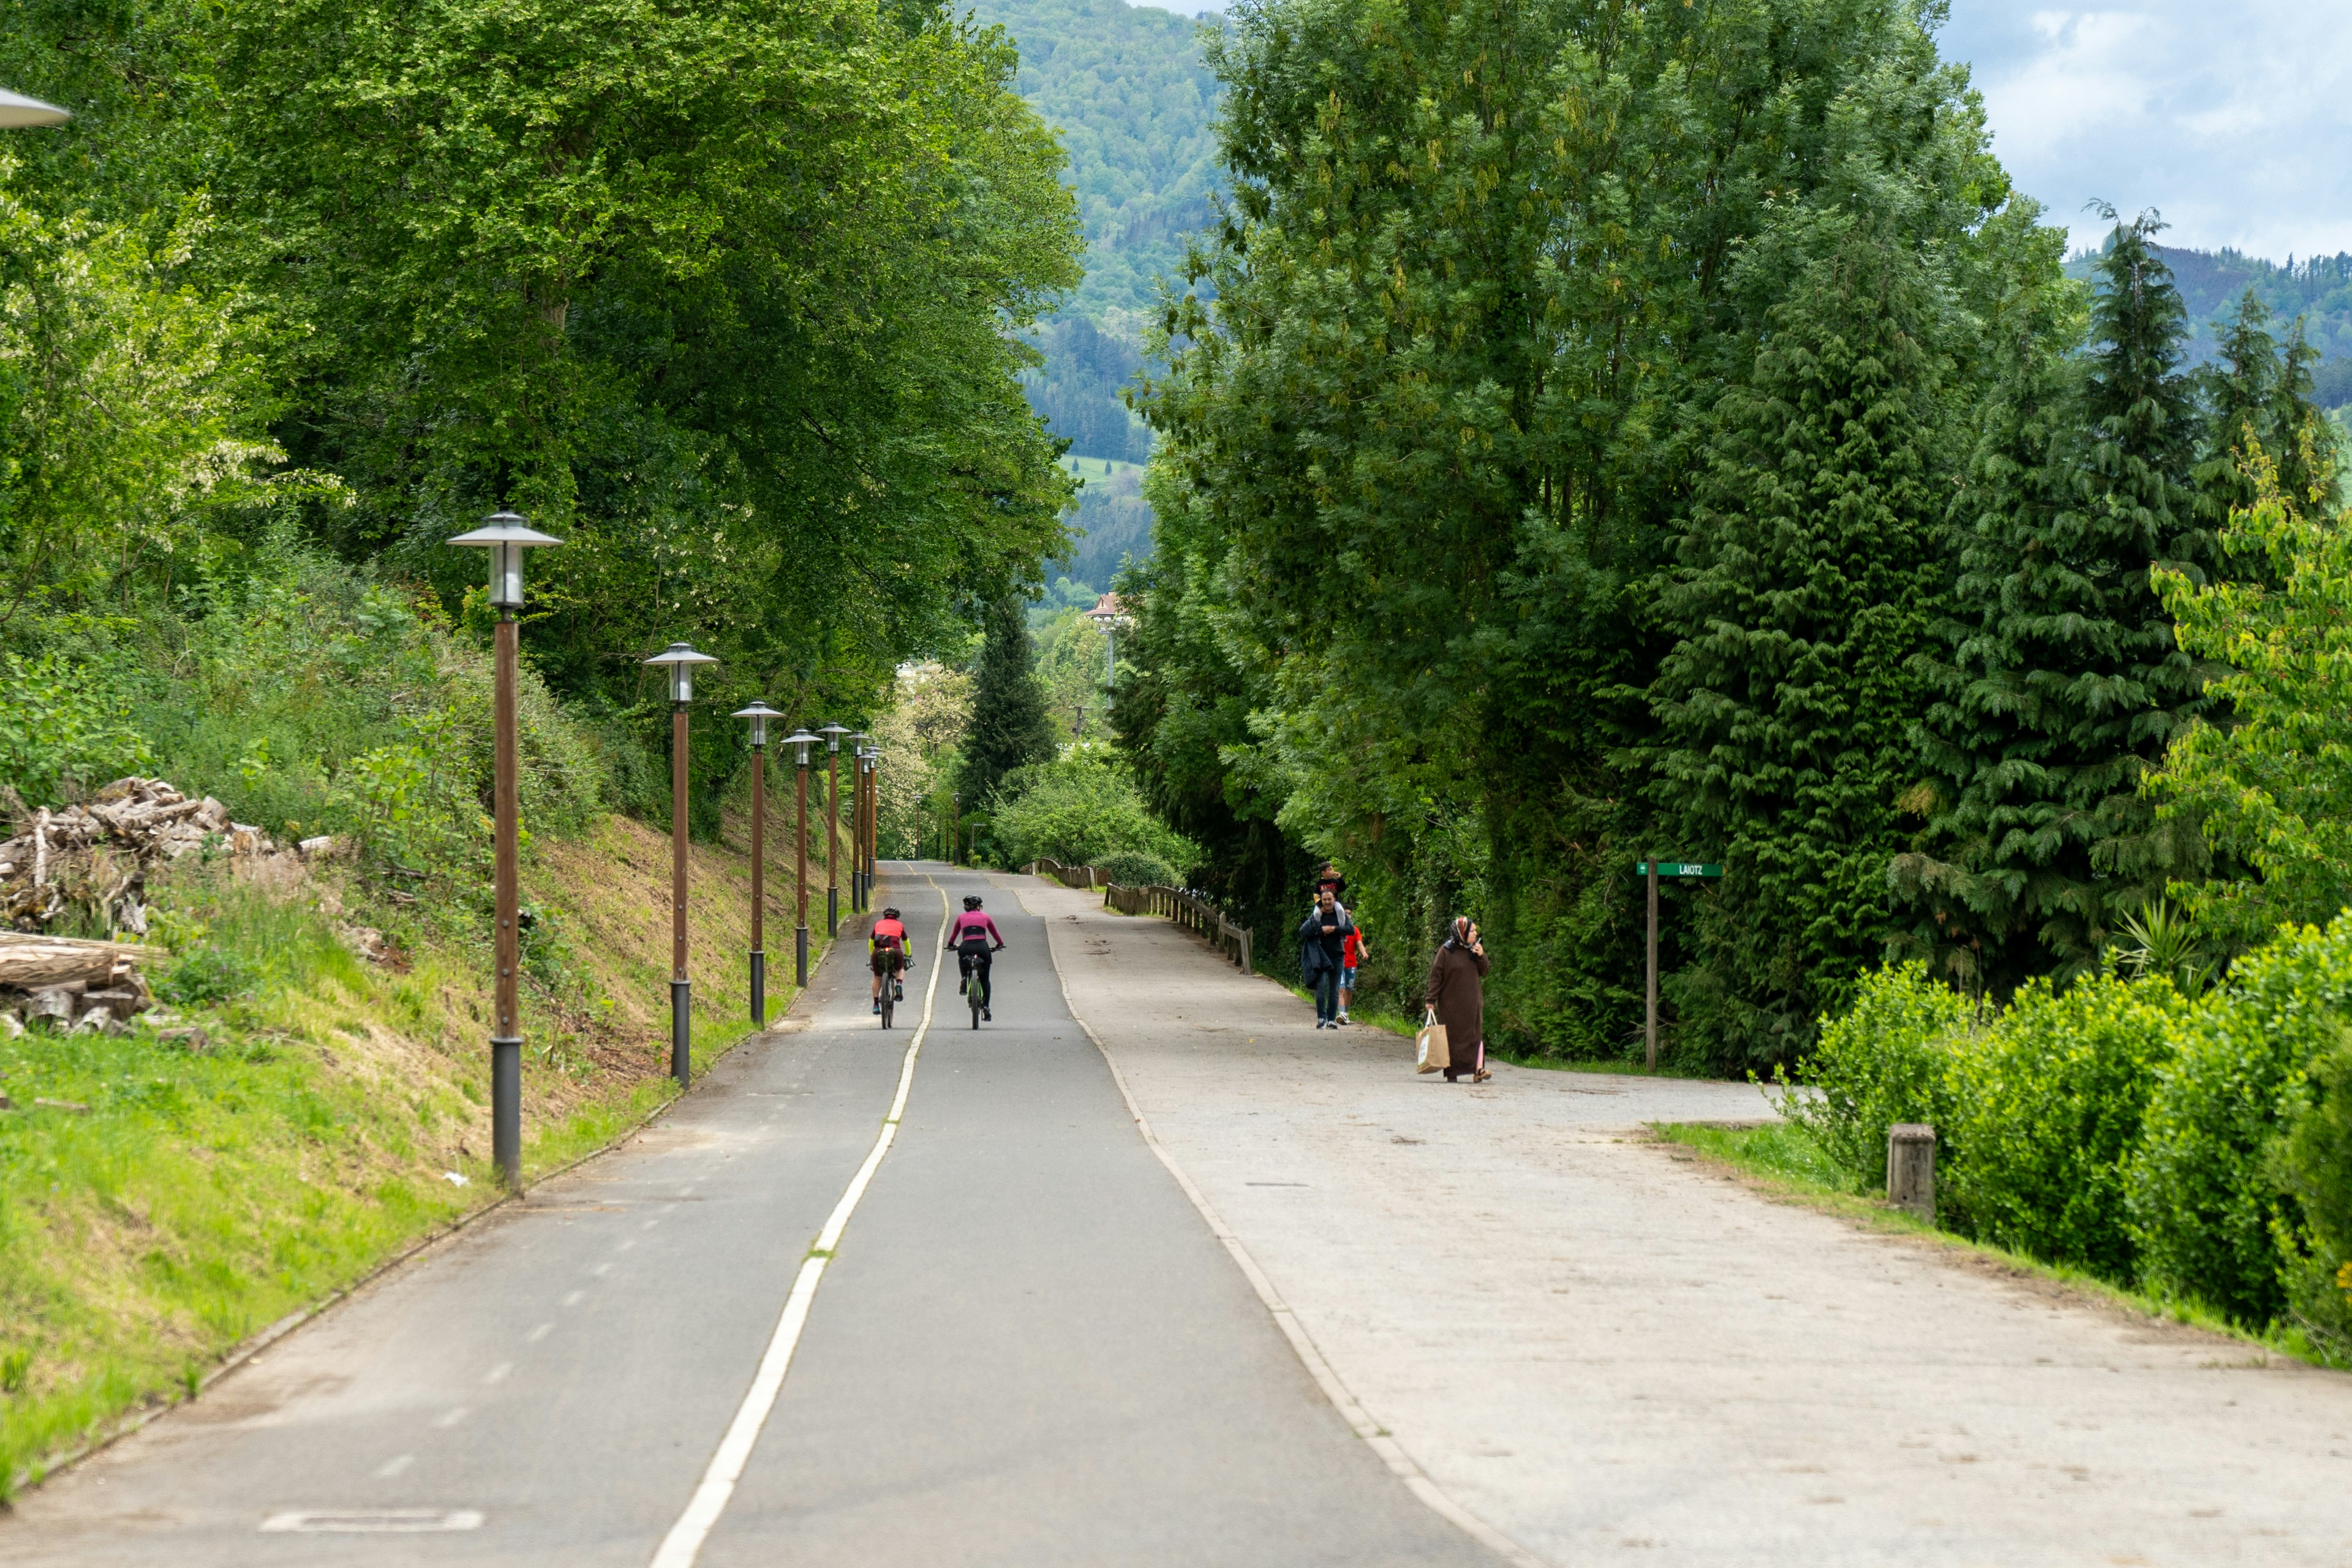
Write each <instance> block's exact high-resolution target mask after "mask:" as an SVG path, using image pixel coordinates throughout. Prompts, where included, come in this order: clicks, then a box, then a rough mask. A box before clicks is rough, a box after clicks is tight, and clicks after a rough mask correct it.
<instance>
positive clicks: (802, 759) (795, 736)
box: [780, 729, 816, 768]
mask: <svg viewBox="0 0 2352 1568" xmlns="http://www.w3.org/2000/svg"><path fill="white" fill-rule="evenodd" d="M780 744H782V745H786V746H790V747H792V748H793V752H794V755H793V766H794V767H802V768H804V767H806V766H808V749H809V748H810V747H811V746H814V745H815V744H816V737H815V736H814V735H812V734H810V733H809V732H808V731H806V730H805V729H801V730H794V731H793V732H792V733H791V734H789V735H787V736H785V737H784V738H783V740H782V742H780Z"/></svg>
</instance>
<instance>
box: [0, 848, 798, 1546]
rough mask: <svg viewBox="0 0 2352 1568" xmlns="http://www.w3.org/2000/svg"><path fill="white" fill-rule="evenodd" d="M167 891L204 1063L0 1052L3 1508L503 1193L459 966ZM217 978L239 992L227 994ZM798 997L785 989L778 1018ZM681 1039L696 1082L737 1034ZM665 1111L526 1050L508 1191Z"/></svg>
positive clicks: (176, 1052)
mask: <svg viewBox="0 0 2352 1568" xmlns="http://www.w3.org/2000/svg"><path fill="white" fill-rule="evenodd" d="M175 891H176V896H174V895H173V892H172V891H167V892H166V893H165V898H166V900H169V901H159V907H160V908H163V909H165V910H168V911H169V918H167V919H166V920H165V921H163V927H164V929H165V930H167V931H171V932H173V933H174V940H176V941H178V942H180V943H181V945H180V949H179V952H180V956H179V957H178V959H177V960H176V961H173V962H166V963H163V965H162V966H161V968H160V971H159V973H157V976H156V980H157V989H158V991H159V994H167V995H168V994H172V993H173V991H174V990H178V991H181V992H183V993H184V994H186V996H187V999H186V1000H184V1001H183V1002H182V1003H180V1004H179V1005H177V1006H176V1008H175V1010H176V1011H177V1012H178V1013H179V1014H180V1016H181V1017H182V1018H183V1019H184V1020H185V1021H188V1022H194V1023H198V1024H200V1025H202V1026H204V1027H205V1030H206V1031H207V1032H208V1033H209V1034H210V1036H211V1037H212V1048H211V1049H210V1050H209V1051H208V1052H206V1053H205V1054H201V1055H199V1054H192V1053H190V1052H189V1051H187V1050H185V1049H184V1048H181V1047H179V1046H177V1045H174V1044H171V1043H168V1042H165V1041H163V1040H162V1039H160V1038H159V1037H158V1036H157V1033H156V1031H155V1029H153V1028H152V1027H147V1026H139V1027H134V1028H133V1029H132V1030H131V1031H130V1032H127V1033H125V1034H122V1035H120V1036H114V1037H108V1036H103V1035H96V1034H82V1035H58V1034H51V1033H48V1032H46V1030H43V1029H36V1030H33V1031H30V1032H27V1033H26V1034H25V1035H23V1036H21V1037H17V1038H15V1039H10V1040H5V1041H0V1093H5V1094H6V1095H7V1097H8V1098H9V1100H11V1101H13V1102H14V1104H15V1105H16V1107H18V1109H16V1110H0V1500H5V1498H6V1497H7V1496H8V1495H9V1494H10V1492H12V1491H13V1490H14V1489H15V1488H16V1486H18V1485H21V1484H24V1483H25V1482H26V1481H27V1480H37V1479H40V1478H41V1476H42V1475H43V1473H44V1471H45V1469H46V1468H47V1467H48V1466H50V1465H52V1464H53V1463H54V1462H55V1460H56V1458H58V1456H60V1455H61V1454H64V1453H68V1452H70V1451H71V1450H73V1449H74V1448H75V1447H79V1445H80V1444H81V1443H83V1442H85V1441H86V1440H88V1439H89V1437H90V1436H94V1435H96V1434H98V1433H100V1432H101V1431H102V1430H104V1429H105V1428H106V1427H107V1426H108V1425H109V1424H110V1422H112V1421H113V1420H114V1419H115V1418H117V1417H118V1416H120V1415H122V1414H123V1413H124V1412H125V1411H127V1410H130V1409H131V1408H132V1407H135V1406H138V1405H152V1404H158V1403H167V1402H170V1401H172V1400H175V1399H180V1398H185V1397H188V1396H189V1395H190V1394H192V1393H193V1392H194V1389H195V1388H196V1387H198V1386H199V1385H200V1384H201V1380H202V1378H203V1375H204V1373H205V1371H206V1369H208V1368H210V1367H212V1366H213V1365H215V1364H216V1363H218V1362H219V1360H220V1359H221V1358H222V1357H223V1356H224V1355H226V1353H227V1352H230V1351H232V1350H233V1349H234V1348H235V1347H236V1345H238V1344H239V1343H240V1342H243V1341H245V1340H247V1339H248V1338H249V1337H251V1336H252V1335H253V1334H254V1333H256V1332H257V1331H259V1330H261V1329H263V1328H265V1327H267V1326H268V1324H270V1323H272V1322H274V1321H278V1319H280V1318H283V1317H285V1316H286V1315H287V1314H289V1313H290V1312H293V1311H296V1310H300V1309H302V1308H305V1307H308V1306H310V1305H313V1304H315V1303H317V1302H319V1301H320V1300H323V1299H326V1298H328V1297H331V1296H332V1295H333V1294H334V1293H335V1292H337V1291H338V1290H340V1289H344V1288H346V1287H347V1286H349V1285H350V1284H351V1283H352V1282H353V1281H355V1280H357V1279H361V1278H362V1277H363V1276H365V1275H366V1274H367V1273H369V1272H370V1271H371V1270H373V1269H374V1268H378V1267H379V1266H381V1265H382V1264H383V1262H384V1261H385V1260H387V1259H389V1258H394V1257H396V1256H398V1255H399V1254H400V1253H401V1252H402V1251H403V1250H404V1249H405V1248H407V1247H410V1246H412V1245H414V1244H415V1242H416V1241H418V1240H419V1239H421V1238H423V1237H426V1236H429V1235H431V1234H432V1233H433V1232H435V1231H436V1230H437V1229H439V1228H441V1227H443V1226H446V1225H448V1224H450V1223H452V1222H453V1221H455V1220H457V1219H458V1218H460V1217H462V1216H463V1215H466V1214H467V1213H469V1212H471V1211H473V1210H476V1209H478V1208H480V1207H483V1206H485V1205H488V1204H490V1203H492V1202H495V1201H496V1199H497V1198H498V1196H499V1184H498V1180H497V1173H496V1171H495V1169H494V1168H493V1167H492V1166H491V1164H490V1163H489V1161H488V1155H489V1150H488V1147H487V1146H486V1144H487V1139H486V1138H485V1137H484V1136H483V1134H482V1133H481V1131H479V1130H480V1128H481V1126H482V1123H483V1121H484V1120H485V1118H484V1115H483V1109H482V1108H483V1107H484V1106H485V1105H486V1104H487V1101H488V1076H489V1075H488V1057H487V1051H486V1050H484V1049H483V1048H482V1038H483V1035H484V1033H485V1030H484V1026H482V1024H481V1023H480V1021H479V1009H480V1007H481V1005H482V1003H483V1000H484V999H483V997H482V996H481V983H480V979H479V976H478V973H477V969H478V965H477V963H476V960H477V959H478V956H479V955H478V954H475V953H472V952H468V951H464V950H460V951H457V952H448V953H443V952H438V951H436V950H429V949H428V950H424V951H419V952H415V954H414V955H413V956H414V957H415V967H414V968H413V969H412V970H411V971H410V972H408V973H392V972H389V971H386V970H383V969H379V968H376V967H375V966H373V965H371V964H368V963H364V962H363V961H362V960H360V959H359V958H357V957H356V956H355V955H354V954H352V952H350V951H349V950H348V949H347V948H346V947H345V946H344V945H343V944H342V943H341V942H339V941H338V940H337V939H336V937H335V934H334V931H333V929H332V926H331V922H330V921H328V920H327V919H326V918H325V917H324V916H322V915H321V914H320V913H319V912H317V911H316V910H313V909H311V908H310V905H309V902H308V901H307V900H301V899H295V900H285V901H277V900H271V899H269V898H268V897H265V896H263V895H260V894H258V893H256V892H253V891H252V890H250V889H245V888H242V887H240V886H238V885H237V884H235V883H232V882H230V881H228V880H227V879H226V878H214V877H211V876H209V875H204V876H199V877H198V878H196V879H194V880H193V882H192V883H191V885H188V886H183V887H179V888H177V889H176V890H175ZM822 945H823V944H822V943H821V944H820V951H821V950H822ZM188 973H196V975H197V979H198V980H201V981H203V982H204V984H195V983H194V982H190V981H188ZM223 975H234V976H239V977H241V981H240V985H239V987H238V989H237V990H236V993H235V994H227V995H222V994H219V992H218V987H217V984H216V983H217V982H218V981H219V979H220V977H221V976H223ZM792 997H793V988H792V987H791V986H790V985H789V984H785V985H783V986H782V987H780V988H779V992H778V994H777V995H776V997H775V999H774V1003H773V1005H774V1006H775V1008H776V1009H777V1010H778V1011H779V1012H781V1011H782V1008H783V1007H785V1006H788V1005H790V1003H791V1001H792ZM554 1023H555V1020H554V1019H553V1018H552V1017H551V1016H549V1015H548V1013H547V1010H546V1007H545V1006H544V1005H540V1004H537V1003H535V1002H534V1000H533V999H532V997H531V995H530V994H528V993H527V995H526V1005H525V1016H524V1025H525V1031H524V1032H525V1034H526V1035H527V1036H528V1037H531V1038H533V1039H543V1038H547V1039H551V1038H555V1037H557V1032H556V1029H555V1028H554ZM695 1024H696V1027H695V1035H694V1041H693V1057H694V1062H695V1067H696V1069H697V1071H698V1072H700V1071H703V1070H707V1069H708V1068H709V1066H710V1065H711V1064H712V1063H714V1062H715V1061H716V1060H717V1058H719V1056H720V1055H722V1054H723V1053H724V1052H725V1051H726V1050H727V1049H728V1048H730V1047H732V1046H733V1045H734V1044H735V1043H737V1042H738V1041H740V1040H741V1039H742V1038H743V1037H745V1036H746V1035H747V1034H749V1032H750V1025H749V1023H748V1021H746V1020H744V1019H742V1018H741V1017H740V1016H735V1017H728V1018H724V1019H721V1018H714V1017H711V1016H708V1015H706V1014H703V1013H700V1012H698V1015H697V1016H696V1020H695ZM676 1097H677V1087H676V1085H675V1084H674V1083H673V1082H672V1081H671V1080H670V1079H668V1078H667V1077H654V1076H640V1077H635V1078H628V1077H625V1076H623V1077H614V1076H613V1075H610V1074H604V1073H600V1072H598V1071H597V1070H595V1069H593V1068H592V1067H591V1066H590V1065H589V1064H588V1063H587V1062H586V1060H585V1059H584V1058H581V1059H577V1060H572V1061H562V1062H559V1061H555V1060H552V1059H550V1058H547V1057H544V1056H542V1054H541V1053H540V1052H537V1051H532V1050H526V1052H525V1059H524V1105H525V1111H524V1132H525V1138H524V1147H523V1168H524V1176H525V1180H526V1181H530V1180H533V1179H537V1178H539V1177H541V1176H542V1175H544V1174H546V1173H549V1172H551V1171H555V1170H558V1169H561V1168H562V1167H563V1166H565V1165H567V1164H570V1163H573V1162H575V1161H577V1160H579V1159H581V1158H583V1157H584V1156H586V1155H588V1154H591V1153H593V1152H596V1151H597V1150H599V1149H601V1148H604V1147H605V1146H607V1145H609V1144H610V1143H612V1142H614V1141H615V1140H616V1139H618V1138H620V1137H622V1136H623V1135H625V1133H627V1132H628V1131H631V1130H632V1129H634V1128H635V1127H636V1126H638V1125H639V1124H641V1123H642V1122H643V1121H645V1120H646V1118H647V1117H648V1116H650V1115H652V1114H653V1113H654V1112H656V1110H659V1109H660V1108H661V1107H662V1106H663V1105H665V1104H667V1102H668V1101H669V1100H673V1099H675V1098H676ZM36 1100H61V1101H67V1102H70V1103H73V1104H78V1105H83V1106H87V1107H88V1108H89V1110H88V1112H87V1113H86V1114H83V1113H77V1112H74V1111H69V1110H50V1109H45V1108H39V1107H37V1106H35V1104H34V1102H35V1101H36ZM447 1173H456V1174H457V1175H458V1176H461V1177H463V1178H464V1181H463V1182H462V1183H454V1182H451V1181H449V1180H447V1179H446V1177H447Z"/></svg>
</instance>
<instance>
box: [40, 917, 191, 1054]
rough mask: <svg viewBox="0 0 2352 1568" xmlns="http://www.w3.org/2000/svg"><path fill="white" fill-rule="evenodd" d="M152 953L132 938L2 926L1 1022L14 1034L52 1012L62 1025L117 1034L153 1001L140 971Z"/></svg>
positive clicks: (62, 1026)
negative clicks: (92, 938)
mask: <svg viewBox="0 0 2352 1568" xmlns="http://www.w3.org/2000/svg"><path fill="white" fill-rule="evenodd" d="M153 955H155V953H154V950H153V949H152V948H143V947H138V946H134V945H132V944H131V943H128V942H82V941H79V940H78V939H76V938H73V937H63V936H31V935H26V933H24V932H22V931H0V1018H5V1020H6V1024H5V1027H6V1028H7V1029H8V1031H9V1032H10V1033H12V1034H13V1033H17V1032H19V1031H21V1029H22V1026H24V1025H25V1024H27V1023H30V1022H31V1021H32V1020H34V1019H36V1018H48V1019H52V1020H54V1021H55V1023H56V1025H57V1026H58V1027H59V1028H62V1029H95V1030H97V1031H99V1032H100V1033H101V1034H109V1035H110V1034H113V1033H114V1032H115V1031H117V1030H119V1029H120V1028H121V1027H122V1025H123V1022H124V1020H126V1019H128V1018H130V1017H131V1016H132V1015H133V1014H137V1013H142V1012H145V1011H146V1010H147V1009H148V1008H149V1007H150V1006H152V1005H153V998H152V997H151V996H149V995H148V994H147V983H146V982H145V981H143V980H142V979H141V978H140V977H139V960H140V959H141V958H142V957H148V956H153ZM159 1016H160V1015H159Z"/></svg>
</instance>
